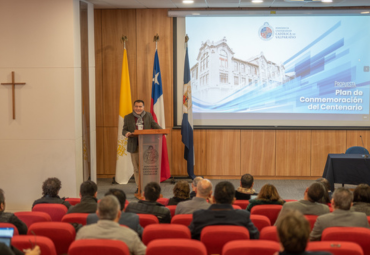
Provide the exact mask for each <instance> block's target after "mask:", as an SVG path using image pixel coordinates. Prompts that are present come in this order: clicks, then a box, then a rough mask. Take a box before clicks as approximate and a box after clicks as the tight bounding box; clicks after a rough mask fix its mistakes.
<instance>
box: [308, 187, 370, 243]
mask: <svg viewBox="0 0 370 255" xmlns="http://www.w3.org/2000/svg"><path fill="white" fill-rule="evenodd" d="M331 205H332V207H333V209H334V211H333V212H332V213H327V214H324V215H321V216H319V217H317V219H316V223H315V225H314V227H313V229H312V232H311V234H310V240H311V241H318V240H320V239H321V235H322V232H323V231H324V229H326V228H329V227H364V228H368V227H369V222H368V221H367V217H366V214H365V213H362V212H354V211H350V209H351V206H352V193H351V191H350V190H349V189H346V188H337V189H336V190H335V191H334V194H333V198H332V199H331Z"/></svg>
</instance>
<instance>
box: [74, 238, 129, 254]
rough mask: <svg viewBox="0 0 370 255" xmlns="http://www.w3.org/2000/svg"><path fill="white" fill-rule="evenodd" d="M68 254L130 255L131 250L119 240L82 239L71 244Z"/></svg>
mask: <svg viewBox="0 0 370 255" xmlns="http://www.w3.org/2000/svg"><path fill="white" fill-rule="evenodd" d="M68 255H130V251H129V249H128V247H127V245H126V244H125V243H124V242H122V241H119V240H110V239H82V240H76V241H74V242H73V243H72V244H71V246H70V247H69V250H68Z"/></svg>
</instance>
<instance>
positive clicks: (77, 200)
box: [65, 197, 81, 205]
mask: <svg viewBox="0 0 370 255" xmlns="http://www.w3.org/2000/svg"><path fill="white" fill-rule="evenodd" d="M65 201H67V202H68V203H69V204H70V205H77V204H79V203H81V198H72V197H69V198H66V199H65Z"/></svg>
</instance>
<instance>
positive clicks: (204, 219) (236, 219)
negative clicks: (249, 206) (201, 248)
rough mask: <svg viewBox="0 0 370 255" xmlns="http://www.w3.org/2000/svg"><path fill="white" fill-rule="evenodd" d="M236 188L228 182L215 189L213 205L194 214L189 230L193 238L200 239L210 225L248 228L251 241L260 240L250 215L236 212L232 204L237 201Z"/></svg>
mask: <svg viewBox="0 0 370 255" xmlns="http://www.w3.org/2000/svg"><path fill="white" fill-rule="evenodd" d="M234 196H235V188H234V186H233V184H232V183H230V182H228V181H223V182H220V183H218V184H217V185H216V187H215V192H214V197H213V200H214V201H215V204H212V205H211V206H210V207H209V208H208V209H206V210H205V209H202V210H197V211H195V212H194V213H193V221H192V222H191V224H190V226H189V229H190V232H191V238H193V239H198V240H199V239H200V234H201V232H202V229H203V228H204V227H206V226H210V225H235V226H243V227H246V228H247V229H248V231H249V236H250V239H258V238H259V232H258V229H257V228H256V227H255V226H254V225H253V222H252V221H251V220H250V217H249V216H250V213H249V212H248V211H245V210H234V209H233V207H232V203H233V202H234V200H235V197H234Z"/></svg>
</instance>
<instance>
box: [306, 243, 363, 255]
mask: <svg viewBox="0 0 370 255" xmlns="http://www.w3.org/2000/svg"><path fill="white" fill-rule="evenodd" d="M306 251H327V252H330V253H331V254H333V255H348V254H350V255H363V254H364V252H363V251H362V248H361V246H360V245H358V244H356V243H352V242H334V241H321V242H309V243H308V244H307V247H306Z"/></svg>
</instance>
